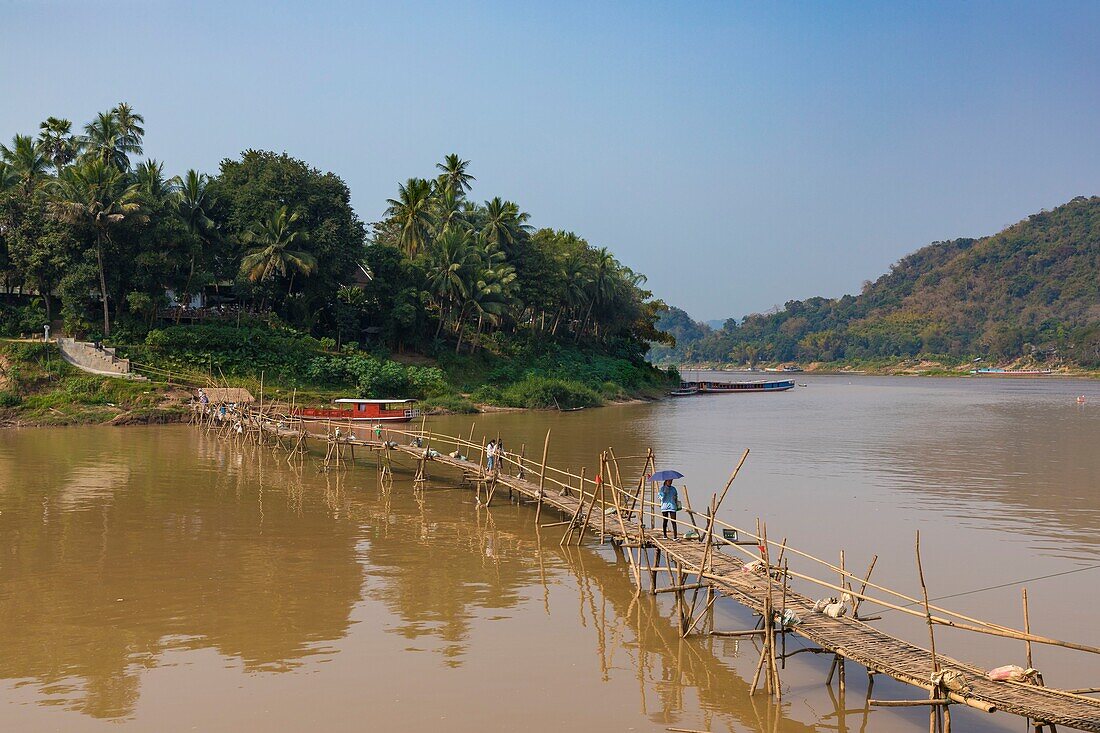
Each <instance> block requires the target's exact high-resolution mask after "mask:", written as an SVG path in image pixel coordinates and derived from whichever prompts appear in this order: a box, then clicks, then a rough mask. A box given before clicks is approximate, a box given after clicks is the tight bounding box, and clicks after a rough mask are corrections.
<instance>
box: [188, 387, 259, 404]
mask: <svg viewBox="0 0 1100 733" xmlns="http://www.w3.org/2000/svg"><path fill="white" fill-rule="evenodd" d="M204 391H205V392H206V397H207V399H209V400H210V404H212V405H222V404H237V405H250V404H252V403H253V402H255V401H256V398H255V397H253V396H252V393H251V392H249V391H248V390H247V389H245V388H244V387H207V388H205V390H204ZM196 394H197V393H196Z"/></svg>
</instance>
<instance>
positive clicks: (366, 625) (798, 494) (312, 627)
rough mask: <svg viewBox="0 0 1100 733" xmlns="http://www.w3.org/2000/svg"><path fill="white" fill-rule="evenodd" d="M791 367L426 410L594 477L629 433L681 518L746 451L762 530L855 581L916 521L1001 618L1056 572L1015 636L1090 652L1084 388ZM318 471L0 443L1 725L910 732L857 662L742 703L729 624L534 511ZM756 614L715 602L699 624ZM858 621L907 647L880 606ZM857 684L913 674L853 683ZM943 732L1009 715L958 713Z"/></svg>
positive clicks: (902, 577) (1096, 584)
mask: <svg viewBox="0 0 1100 733" xmlns="http://www.w3.org/2000/svg"><path fill="white" fill-rule="evenodd" d="M797 381H799V382H801V383H805V384H807V385H808V386H807V387H805V388H798V389H795V390H792V391H791V392H788V393H783V394H767V395H718V396H714V397H695V398H688V399H683V400H676V401H663V402H660V403H655V404H647V405H627V406H619V407H608V408H601V409H594V410H584V411H580V412H574V413H503V414H495V415H480V416H474V417H466V416H453V417H443V418H435V419H433V420H430V423H431V425H433V429H435V430H438V431H439V432H444V433H448V432H449V433H459V432H461V433H462V434H464V435H465V434H468V433H469V431H470V428H471V425H473V429H474V435H475V437H476V439H480V438H481V437H482V436H487V437H494V436H496V435H497V434H499V435H501V436H502V437H504V439H505V441H506V444H507V447H508V449H509V450H517V449H518V448H519V447H520V445H521V444H524V443H525V444H526V445H527V454H528V455H529V456H530V455H537V454H539V453H541V447H542V441H543V438H544V436H545V434H546V431H547V430H548V429H549V430H550V431H551V438H550V462H551V463H552V464H555V465H558V466H561V467H563V468H569V469H573V470H578V471H579V469H580V467H581V466H585V467H587V469H588V471H589V473H590V474H591V471H592V469H593V467H594V466H595V463H596V458H597V456H598V454H599V451H600V450H601V449H603V448H604V447H607V446H614V448H615V451H616V453H617V454H618V455H620V456H637V455H641V454H644V453H645V451H646V449H648V448H653V450H654V452H655V453H656V456H657V462H658V468H675V469H678V470H680V471H682V472H683V473H684V474H686V476H687V478H686V479H685V480H684V482H683V483H684V484H686V486H687V488H688V493H689V496H690V497H691V499H692V501H693V503H695V504H697V505H703V504H705V502H706V501H707V499H708V498H709V496H710V494H711V492H713V491H715V490H717V489H719V488H720V487H721V485H722V484H723V483H724V481H725V478H726V476H727V475H728V473H729V471H730V470H731V468H732V467H733V465H734V464H735V463H736V460H737V457H738V456H739V454H740V452H741V450H742V449H744V448H746V447H748V448H751V450H752V452H751V454H750V457H749V460H748V462H747V463H746V465H745V468H744V469H743V470H742V473H741V475H740V476H739V478H738V479H737V482H736V483H735V484H734V488H733V489H732V490H731V494H730V498H729V499H727V502H726V506H725V507H724V508H723V511H722V517H723V519H725V520H726V521H729V522H731V523H733V524H736V525H738V526H742V527H748V528H752V527H753V526H754V524H755V520H756V518H757V517H760V518H762V519H764V520H766V521H767V523H768V530H769V536H770V537H772V538H773V539H777V540H778V539H781V538H783V537H786V538H788V541H789V542H791V543H792V544H794V545H796V546H798V547H799V548H801V549H804V550H806V551H809V552H812V553H814V554H817V555H819V556H822V557H825V558H828V559H833V558H836V559H837V560H839V552H840V550H841V549H844V550H845V551H846V561H847V564H848V566H849V567H851V568H856V569H858V570H860V571H862V570H863V569H864V568H865V567H866V565H867V563H868V562H869V561H870V558H871V555H872V553H877V554H878V555H879V560H878V563H877V565H876V568H875V573H874V579H875V580H877V581H879V582H882V583H885V584H888V585H891V586H895V587H898V588H899V589H901V590H905V591H910V592H919V586H918V585H917V580H916V565H915V561H914V553H913V540H914V532H915V530H917V529H920V531H921V534H922V549H923V554H924V562H925V571H926V574H927V577H928V584H929V591H930V593H931V594H932V596H933V597H943V596H949V598H946V599H944V600H943V601H941V603H942V604H943V605H946V606H948V607H949V608H953V609H955V610H959V611H961V612H964V613H969V614H972V615H977V616H981V617H984V618H989V619H992V620H996V621H1000V622H1003V623H1006V624H1011V625H1014V626H1019V625H1020V624H1021V609H1020V586H1019V584H1017V583H1016V581H1019V580H1021V579H1029V578H1039V577H1040V576H1053V577H1046V578H1043V579H1041V580H1032V581H1030V582H1028V583H1027V586H1028V588H1029V595H1030V599H1031V623H1032V628H1033V630H1034V631H1036V632H1037V633H1043V634H1048V635H1051V636H1055V637H1062V638H1067V637H1068V638H1072V639H1074V640H1076V641H1080V642H1085V643H1090V644H1093V645H1100V628H1098V627H1100V615H1098V613H1097V607H1098V606H1100V568H1096V567H1095V566H1100V384H1097V383H1095V382H1091V383H1090V382H1081V381H1062V380H1026V381H1024V380H1021V381H1012V380H996V379H913V378H909V379H888V378H870V377H815V376H809V375H799V376H798V377H797ZM1079 395H1085V397H1086V403H1085V404H1084V405H1078V404H1076V403H1075V400H1076V397H1077V396H1079ZM318 459H319V456H311V457H309V458H307V459H306V460H305V461H304V463H303V464H302V465H300V466H299V467H297V468H295V467H292V466H291V465H289V464H288V463H287V461H286V460H285V459H284V458H283V457H282V456H280V455H274V454H273V453H272V451H271V450H269V449H261V448H256V447H253V446H246V447H236V446H234V445H232V444H227V443H225V442H222V441H220V440H218V439H216V438H214V437H212V436H211V435H209V434H206V433H204V432H202V431H200V430H197V429H195V428H191V427H188V426H159V427H149V428H125V429H121V428H66V429H40V430H22V431H8V432H0V729H3V730H20V731H52V730H64V731H97V730H110V731H115V730H149V731H192V730H197V731H260V730H264V731H266V730H317V729H323V730H328V731H362V730H410V731H427V730H433V731H452V730H453V731H515V730H524V731H531V732H534V731H562V730H578V731H585V730H619V731H631V730H634V731H662V730H665V729H666V728H667V727H681V728H689V729H696V730H713V731H719V730H721V731H726V730H730V731H750V730H751V731H755V730H779V731H806V730H838V729H839V730H842V731H843V730H852V731H855V730H859V731H864V730H867V731H899V730H900V731H907V730H912V731H920V730H925V729H926V728H927V713H926V712H924V711H922V710H919V709H883V708H876V709H872V710H868V709H867V706H866V702H865V700H866V676H865V675H864V674H863V671H862V669H861V668H858V667H856V666H855V665H850V666H849V669H848V675H847V680H848V685H847V691H846V694H845V697H844V699H838V698H837V696H836V691H835V689H834V690H830V689H829V688H826V687H825V685H824V677H825V674H826V671H827V669H828V659H827V658H826V657H824V656H818V655H810V654H801V655H798V656H796V657H794V658H792V659H790V660H789V662H788V663H787V665H786V668H785V669H784V670H782V676H783V682H784V685H785V696H784V698H783V702H782V703H781V704H776V703H774V702H772V701H770V700H769V699H768V698H767V697H766V696H764V695H763V694H759V695H757V696H756V697H750V696H749V695H748V680H749V679H751V676H752V671H753V667H754V666H755V662H756V657H757V651H756V649H755V647H754V644H753V642H751V641H740V642H738V641H733V640H730V639H720V638H717V637H705V638H704V637H698V636H696V637H692V638H689V639H686V640H683V639H680V638H679V635H678V634H677V632H676V629H675V626H674V622H673V621H672V603H671V599H670V597H669V594H664V595H661V596H657V597H656V598H654V597H653V596H650V595H648V594H643V595H642V596H641V597H640V598H639V599H638V600H635V599H634V589H633V586H632V583H631V579H630V574H629V571H628V568H627V566H626V564H625V562H624V561H622V560H621V559H617V558H616V555H615V553H614V552H613V551H612V550H611V549H610V548H607V547H598V546H596V545H594V544H591V543H587V544H586V546H584V547H580V548H577V547H570V548H565V549H563V548H561V547H559V545H558V541H559V539H560V537H561V528H559V527H553V528H545V529H542V530H541V531H540V530H537V529H536V528H535V525H534V509H533V508H532V507H530V506H518V505H515V504H510V503H508V502H507V501H499V500H498V501H499V504H498V505H494V506H493V507H492V508H491V509H488V510H486V509H484V508H479V507H478V506H477V505H476V503H475V501H474V497H473V496H472V494H471V492H470V491H469V490H468V489H462V488H455V486H454V481H453V478H454V477H453V476H451V475H449V474H448V473H447V471H446V470H443V469H440V468H434V469H433V471H432V475H433V481H432V483H431V484H429V487H428V488H427V490H426V491H424V492H423V493H422V494H421V493H415V492H414V491H413V490H412V486H411V475H410V474H407V473H401V472H399V473H398V475H397V480H396V481H395V483H394V485H393V487H392V488H391V489H386V488H383V487H381V486H379V484H378V482H377V474H376V470H375V468H374V467H373V465H372V464H370V463H368V462H366V461H360V462H359V463H358V464H357V465H355V466H353V467H352V468H350V469H349V470H347V471H340V472H329V473H322V472H320V471H319V470H318ZM640 465H641V461H640V459H626V460H624V461H623V472H624V474H626V475H629V476H636V474H637V471H638V470H639V469H640ZM626 475H624V479H626V478H627V476H626ZM628 480H629V479H628ZM554 519H556V518H555V517H552V515H548V514H546V513H545V512H544V513H543V517H542V521H543V522H544V523H546V522H550V521H553V520H554ZM801 569H803V570H808V569H810V566H809V565H807V564H802V565H801ZM817 573H818V574H819V575H821V576H822V577H825V578H826V579H828V573H823V572H821V571H820V570H818V571H817ZM1002 584H1007V585H1006V586H1005V587H1003V588H992V589H990V590H985V591H983V592H979V593H969V594H968V595H956V594H962V593H968V592H969V591H973V590H975V589H980V588H988V587H992V586H1000V585H1002ZM800 590H805V591H806V592H807V593H808V594H811V595H814V594H817V595H821V594H823V592H819V591H816V590H812V589H809V588H800ZM864 609H865V610H867V606H865V607H864ZM751 623H752V620H751V618H750V617H749V616H748V614H747V613H746V612H745V611H744V610H743V609H741V608H740V607H738V606H737V605H736V604H734V603H732V602H729V603H720V604H718V609H717V613H716V618H715V625H716V627H717V628H719V629H738V628H745V627H746V626H747V625H749V624H751ZM875 623H876V624H879V625H881V626H882V627H883V628H885V629H886V630H888V631H891V632H895V633H898V634H900V635H903V636H905V637H906V638H909V639H911V640H913V641H916V642H918V643H921V644H925V643H927V630H926V629H924V628H923V627H922V626H921V625H920V623H919V622H917V621H915V620H911V619H908V618H906V617H905V616H904V615H902V614H899V613H896V612H892V613H891V612H887V613H885V614H884V615H883V618H882V620H881V621H877V622H875ZM937 646H938V647H939V648H940V649H941V651H946V652H947V653H950V654H953V655H955V656H957V657H960V658H962V659H965V660H968V661H974V662H977V663H979V664H982V665H986V666H994V665H998V664H1004V663H1022V662H1023V658H1024V650H1023V644H1022V643H1020V642H1012V641H1005V640H998V639H992V638H985V637H974V636H973V635H963V634H959V633H958V632H951V631H947V630H941V631H940V632H939V634H938V635H937ZM796 647H797V642H794V641H792V642H791V643H790V646H789V648H788V651H791V650H793V649H794V648H796ZM1034 654H1035V665H1036V666H1037V667H1038V668H1039V669H1041V670H1042V671H1043V672H1044V674H1045V675H1046V678H1047V681H1048V683H1051V684H1057V685H1062V686H1069V687H1084V686H1095V685H1097V684H1100V657H1096V656H1089V655H1084V654H1076V653H1066V652H1064V651H1063V650H1056V649H1050V648H1047V647H1042V646H1036V647H1035V652H1034ZM874 696H875V697H876V698H883V699H898V698H903V697H922V696H923V693H920V692H918V691H916V690H914V689H912V688H908V687H906V686H904V685H900V684H898V683H894V682H892V681H889V680H886V679H883V678H876V682H875V686H874ZM960 724H961V725H962V726H963V729H965V730H998V731H999V730H1006V731H1007V730H1010V729H1011V730H1019V728H1020V727H1021V726H1022V725H1023V723H1022V722H1021V721H1019V720H1018V719H1016V718H1013V717H1010V716H1004V715H1000V714H998V715H994V716H986V715H983V714H981V713H977V712H975V711H971V710H960V711H958V712H957V713H956V725H960Z"/></svg>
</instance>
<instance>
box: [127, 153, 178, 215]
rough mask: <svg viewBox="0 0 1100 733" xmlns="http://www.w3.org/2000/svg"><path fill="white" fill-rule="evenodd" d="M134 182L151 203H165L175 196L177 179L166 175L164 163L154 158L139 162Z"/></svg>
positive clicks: (135, 170)
mask: <svg viewBox="0 0 1100 733" xmlns="http://www.w3.org/2000/svg"><path fill="white" fill-rule="evenodd" d="M134 183H136V184H137V185H138V188H140V189H141V192H142V193H143V194H144V195H145V196H146V198H148V199H149V201H150V202H151V203H157V204H160V203H164V202H166V201H167V200H168V199H169V198H172V197H174V196H175V193H176V187H175V179H173V180H168V179H166V178H165V177H164V163H160V162H158V161H156V160H154V159H152V158H150V159H149V160H145V161H142V162H141V163H138V166H137V168H135V169H134Z"/></svg>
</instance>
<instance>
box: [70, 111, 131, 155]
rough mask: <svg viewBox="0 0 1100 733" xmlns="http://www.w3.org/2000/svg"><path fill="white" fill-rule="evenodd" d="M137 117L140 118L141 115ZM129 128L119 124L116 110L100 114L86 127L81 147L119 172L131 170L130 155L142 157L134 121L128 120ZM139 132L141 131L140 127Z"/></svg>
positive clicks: (81, 139)
mask: <svg viewBox="0 0 1100 733" xmlns="http://www.w3.org/2000/svg"><path fill="white" fill-rule="evenodd" d="M116 109H117V108H116ZM136 117H138V118H140V115H137V116H136ZM127 124H128V125H130V127H128V128H124V127H123V126H122V124H121V123H120V122H119V118H118V115H117V114H116V113H115V110H111V111H110V112H100V113H99V114H98V115H96V118H95V119H94V120H92V121H91V122H89V123H88V124H86V125H85V126H84V135H82V136H81V138H80V145H81V147H82V148H83V149H84V151H85V153H86V154H88V155H91V156H94V157H96V158H99V159H100V160H102V161H103V162H104V163H106V164H108V165H113V166H114V167H115V168H118V169H119V170H128V169H129V168H130V155H131V154H135V155H141V150H142V148H141V137H140V135H135V133H136V131H135V129H134V127H133V125H135V124H136V122H135V121H134V119H132V118H131V119H128V120H127ZM137 130H141V128H140V127H138V128H137Z"/></svg>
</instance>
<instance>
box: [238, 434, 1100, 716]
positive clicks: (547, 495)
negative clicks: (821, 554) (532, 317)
mask: <svg viewBox="0 0 1100 733" xmlns="http://www.w3.org/2000/svg"><path fill="white" fill-rule="evenodd" d="M259 424H260V425H261V426H262V427H261V428H260V429H261V430H262V431H263V432H265V433H267V434H268V435H271V436H274V437H277V438H280V439H282V440H286V439H291V440H294V439H295V438H297V439H298V440H299V443H300V442H301V441H302V440H303V439H311V440H315V441H319V442H321V443H322V444H325V443H327V444H328V445H329V447H330V454H331V449H332V447H333V446H336V451H337V454H336V455H337V460H339V455H340V451H341V450H343V449H342V448H341V446H348V447H351V446H354V447H359V448H361V449H367V450H371V451H375V452H377V453H378V454H379V455H380V456H388V455H389V452H390V451H393V452H396V453H399V454H403V455H406V456H408V457H410V458H412V459H414V460H415V461H417V465H418V467H424V466H427V465H428V464H438V465H440V466H446V467H448V468H451V469H454V470H455V471H459V472H461V473H462V475H463V476H464V477H465V478H466V479H472V480H474V481H476V482H479V497H480V496H481V494H484V495H485V500H486V502H487V503H491V502H492V500H493V496H494V494H495V491H496V490H499V488H500V487H505V488H506V489H509V490H511V491H512V492H514V493H516V494H519V495H520V496H521V497H522V498H523V499H527V500H530V501H532V502H537V503H540V504H541V507H540V511H541V510H542V508H546V509H552V510H555V511H557V512H559V513H560V514H561V515H562V516H563V517H564V519H565V520H568V522H567V521H563V522H561V524H563V525H564V524H566V523H570V526H569V530H576V531H581V532H582V536H583V532H587V533H588V534H589V536H597V537H604V538H608V539H611V540H612V541H615V542H618V543H621V544H622V545H623V546H624V547H626V548H636V549H638V550H639V551H638V561H637V562H636V563H635V561H634V559H633V555H632V554H631V555H630V556H631V558H632V559H631V563H632V565H633V566H634V567H633V569H632V572H633V573H634V576H635V579H636V581H637V582H638V585H639V589H640V587H641V583H642V576H643V574H646V573H648V572H650V571H652V566H650V567H642V566H641V557H642V551H641V549H642V548H648V549H655V550H657V551H658V553H663V554H664V555H665V556H666V558H667V560H666V562H670V561H671V562H675V563H676V564H677V566H678V568H679V569H680V571H681V578H683V577H685V576H694V577H695V579H696V581H697V582H696V583H695V584H694V585H697V586H702V587H707V588H708V590H711V589H712V590H713V592H714V593H717V594H719V595H721V596H725V597H728V598H731V599H733V600H735V601H737V602H738V603H740V604H742V605H744V606H747V607H748V608H750V609H752V610H753V611H754V612H756V613H758V614H764V612H765V607H766V604H770V605H771V607H772V608H773V609H774V608H775V600H774V598H775V596H776V595H778V590H777V589H776V588H775V587H774V586H775V581H769V578H768V577H767V575H766V574H760V575H756V574H753V573H750V572H746V571H745V569H744V567H745V565H744V563H743V562H742V561H741V560H739V559H738V558H735V557H732V556H730V555H729V554H726V553H723V552H720V551H719V550H720V548H719V547H717V546H714V547H713V549H712V550H711V551H708V550H707V543H706V542H703V541H700V540H687V539H681V540H678V541H677V540H670V539H666V538H664V537H662V536H660V535H659V534H656V533H651V532H650V531H649V530H648V529H647V528H645V526H644V520H643V521H639V519H638V517H639V516H644V512H633V515H634V516H632V512H631V511H629V510H628V507H627V506H623V507H621V512H620V511H616V512H614V513H611V515H610V516H609V511H610V510H608V509H607V508H606V507H605V508H604V509H601V507H600V506H596V502H595V488H594V489H593V491H592V493H591V496H592V499H591V500H589V499H587V498H586V496H587V495H586V494H585V491H584V486H585V484H584V479H583V478H582V480H581V482H580V484H579V486H580V490H579V492H578V489H577V488H571V487H568V486H567V485H566V484H564V483H562V482H554V484H553V485H552V486H547V481H548V480H547V479H546V478H545V476H546V474H547V473H549V471H550V470H551V469H550V467H549V466H548V465H547V464H546V462H545V452H544V459H543V462H542V464H541V466H540V465H539V464H535V463H534V462H530V461H529V462H527V463H523V462H522V459H520V461H521V463H520V464H519V466H520V467H521V468H523V469H525V473H527V474H528V475H531V474H534V478H521V477H520V476H517V475H509V474H507V473H505V472H498V473H495V474H493V475H487V474H486V472H485V471H484V469H483V468H482V463H481V461H480V460H479V461H474V460H469V459H466V458H460V457H452V456H450V455H447V454H443V453H440V452H436V451H430V450H429V449H430V446H431V445H432V444H437V445H438V444H441V443H444V442H445V441H448V440H449V441H452V442H453V444H454V445H457V446H459V447H460V448H461V447H462V446H463V445H465V446H466V447H467V448H473V449H474V450H476V449H477V447H478V446H476V445H473V444H470V443H469V442H468V441H465V440H463V439H462V438H448V437H447V436H440V435H432V434H424V433H422V432H421V433H416V432H404V431H389V430H387V434H391V435H392V434H393V433H398V434H400V435H403V436H410V435H413V436H415V435H420V436H421V442H422V445H416V444H407V443H405V442H404V441H401V442H397V443H394V442H393V441H390V440H387V441H383V440H380V439H379V440H372V439H361V438H354V439H349V438H348V437H347V433H345V437H343V438H341V439H339V440H334V439H333V437H332V435H331V433H327V432H326V433H321V434H318V433H310V432H306V428H304V427H287V426H286V422H285V420H278V421H275V420H271V419H269V418H264V419H261V420H260V421H259ZM317 427H319V428H323V427H324V425H323V424H322V425H317ZM329 427H330V428H331V426H329ZM471 452H472V451H471ZM327 460H328V458H326V461H327ZM344 460H346V459H344ZM562 473H563V474H564V472H562ZM418 477H420V474H419V473H418ZM731 481H732V479H731ZM589 482H590V483H591V479H589ZM540 484H541V485H540ZM620 514H621V515H622V516H620ZM624 517H625V518H624ZM704 536H706V535H704ZM711 536H713V535H711ZM764 540H765V542H766V536H765V538H764ZM563 542H564V540H563ZM648 549H647V551H646V559H647V562H648V560H649V553H648ZM657 557H658V560H657V564H659V563H660V559H659V558H660V554H658V555H657ZM769 562H770V561H769ZM669 571H670V574H671V566H670V567H669ZM653 572H654V577H655V572H656V571H653ZM654 588H656V581H655V580H654ZM783 598H784V600H783V604H784V607H785V608H787V609H790V610H792V611H794V612H795V613H796V614H797V615H798V616H799V617H800V618H801V619H802V622H801V623H800V624H799V625H797V626H794V627H792V628H791V629H790V633H794V634H797V635H799V636H802V637H804V638H805V639H807V640H808V641H809V642H811V643H812V644H814V645H817V646H818V647H820V648H821V649H822V650H825V651H826V652H828V653H831V654H834V655H836V656H837V658H840V659H847V660H850V661H852V662H855V663H857V664H860V665H863V666H864V667H866V668H867V669H868V670H871V671H873V672H875V673H879V674H884V675H888V676H890V677H892V678H894V679H895V680H898V681H900V682H903V683H906V684H909V685H912V686H915V687H918V688H920V689H922V690H926V691H930V692H933V693H934V694H940V695H944V694H946V695H947V697H948V699H949V700H950V701H951V702H953V703H958V704H965V705H968V706H970V707H974V708H976V709H979V710H983V711H985V712H994V711H1002V712H1006V713H1011V714H1014V715H1018V716H1022V717H1025V718H1028V719H1029V720H1030V721H1031V722H1032V724H1033V725H1035V726H1036V730H1038V726H1039V725H1051V724H1054V725H1062V726H1066V727H1070V728H1076V729H1079V730H1084V731H1095V732H1096V733H1100V700H1098V699H1094V698H1090V697H1086V696H1084V695H1081V694H1074V693H1071V692H1066V691H1061V690H1057V689H1054V688H1047V687H1040V686H1035V685H1030V684H1023V683H1015V682H992V681H990V680H988V679H987V678H986V676H985V674H986V671H985V670H984V669H981V668H979V667H977V666H975V665H973V664H968V663H966V662H962V661H959V660H955V659H951V658H949V657H944V656H942V655H937V657H936V659H937V660H938V662H939V667H940V669H944V668H950V669H955V670H958V671H960V672H961V673H962V675H963V677H964V678H965V681H966V683H968V685H969V690H968V691H966V692H965V693H964V694H960V693H957V692H947V691H946V690H945V689H944V688H942V687H939V688H937V686H936V685H934V684H933V683H932V681H931V676H932V674H933V655H932V653H931V652H930V651H929V650H927V649H924V648H922V647H920V646H917V645H915V644H912V643H910V642H907V641H904V640H902V639H899V638H896V637H894V636H891V635H889V634H887V633H885V632H883V631H880V630H879V629H876V628H874V627H872V626H870V625H869V624H867V623H865V622H863V621H860V620H857V619H854V618H851V617H848V616H843V617H841V618H831V617H829V616H826V615H824V614H822V613H815V612H814V610H813V608H814V600H813V599H811V598H809V597H807V596H804V595H800V594H798V593H795V592H793V591H792V590H790V589H786V588H785V589H784V596H783ZM870 602H873V601H870ZM754 687H755V682H754ZM947 727H948V728H949V727H950V724H949V723H948V726H947Z"/></svg>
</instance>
